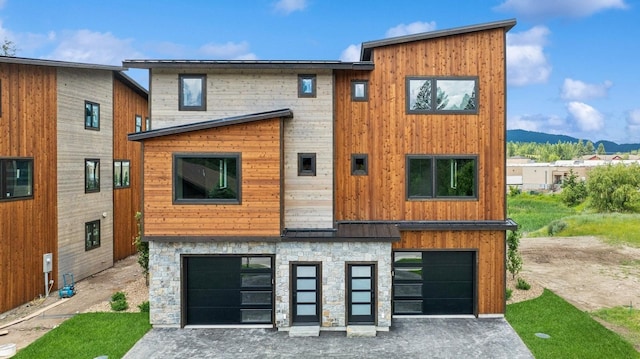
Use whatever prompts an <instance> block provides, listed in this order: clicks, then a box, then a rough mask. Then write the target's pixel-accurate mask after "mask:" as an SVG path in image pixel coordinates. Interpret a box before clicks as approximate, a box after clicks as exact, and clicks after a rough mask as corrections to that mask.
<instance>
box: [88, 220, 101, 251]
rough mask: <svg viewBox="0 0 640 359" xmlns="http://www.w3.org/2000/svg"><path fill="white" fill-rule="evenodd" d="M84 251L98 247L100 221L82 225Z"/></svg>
mask: <svg viewBox="0 0 640 359" xmlns="http://www.w3.org/2000/svg"><path fill="white" fill-rule="evenodd" d="M84 238H85V241H84V250H85V251H88V250H90V249H94V248H98V247H100V220H97V221H91V222H87V223H85V224H84Z"/></svg>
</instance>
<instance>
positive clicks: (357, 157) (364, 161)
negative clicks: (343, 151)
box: [351, 154, 369, 176]
mask: <svg viewBox="0 0 640 359" xmlns="http://www.w3.org/2000/svg"><path fill="white" fill-rule="evenodd" d="M368 157H369V156H368V155H366V154H353V155H351V174H352V175H354V176H366V175H367V174H368V173H369V163H368V162H369V161H368Z"/></svg>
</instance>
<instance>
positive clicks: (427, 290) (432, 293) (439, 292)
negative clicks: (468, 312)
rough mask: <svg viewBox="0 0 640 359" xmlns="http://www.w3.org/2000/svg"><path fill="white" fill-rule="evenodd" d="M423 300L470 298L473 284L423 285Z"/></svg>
mask: <svg viewBox="0 0 640 359" xmlns="http://www.w3.org/2000/svg"><path fill="white" fill-rule="evenodd" d="M423 293H424V298H443V299H446V298H471V297H472V294H473V283H471V282H437V283H425V284H424V288H423Z"/></svg>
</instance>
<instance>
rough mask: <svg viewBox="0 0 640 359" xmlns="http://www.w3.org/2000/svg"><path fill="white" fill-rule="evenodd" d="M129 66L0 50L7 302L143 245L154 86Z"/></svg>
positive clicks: (2, 298)
mask: <svg viewBox="0 0 640 359" xmlns="http://www.w3.org/2000/svg"><path fill="white" fill-rule="evenodd" d="M123 70H124V68H122V67H120V66H104V65H93V64H80V63H72V62H61V61H49V60H37V59H29V58H18V57H0V189H1V191H0V238H1V240H0V288H2V291H0V312H2V311H6V310H9V309H12V308H14V307H16V306H18V305H21V304H23V303H26V302H28V301H30V300H33V299H34V298H38V297H39V296H41V295H44V294H46V293H47V292H48V291H51V292H53V291H55V290H56V289H58V288H60V287H61V286H62V285H63V283H64V281H63V274H64V273H72V274H73V275H74V279H75V280H80V279H82V278H84V277H87V276H90V275H92V274H95V273H97V272H99V271H101V270H104V269H106V268H109V267H111V266H112V265H113V262H114V260H118V259H122V258H124V257H127V256H129V255H131V254H133V253H135V246H134V245H133V244H132V242H133V238H134V237H135V236H136V235H137V227H136V221H135V218H134V215H135V212H136V211H140V210H141V208H140V194H141V182H140V169H139V168H140V164H139V161H140V150H141V146H140V145H139V144H137V143H132V142H130V141H128V140H127V136H126V134H128V133H131V132H134V131H135V130H136V126H137V122H139V124H140V127H138V129H139V130H142V129H144V126H145V124H144V122H143V119H144V118H146V117H148V104H147V97H148V94H147V92H146V90H144V89H143V88H141V87H140V86H139V85H138V84H136V83H135V81H133V80H131V79H130V78H129V77H127V76H126V75H125V74H124V73H123V72H122V71H123ZM45 272H46V273H47V274H46V277H45V275H44V273H45ZM69 279H71V278H70V277H69ZM50 281H53V282H50Z"/></svg>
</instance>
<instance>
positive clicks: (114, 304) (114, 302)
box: [110, 292, 129, 312]
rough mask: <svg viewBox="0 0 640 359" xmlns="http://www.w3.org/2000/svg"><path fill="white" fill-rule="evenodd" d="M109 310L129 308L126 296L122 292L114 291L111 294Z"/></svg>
mask: <svg viewBox="0 0 640 359" xmlns="http://www.w3.org/2000/svg"><path fill="white" fill-rule="evenodd" d="M110 304H111V310H113V311H116V312H121V311H123V310H127V309H129V303H127V297H126V295H125V294H124V293H123V292H115V293H113V295H112V296H111V302H110Z"/></svg>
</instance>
